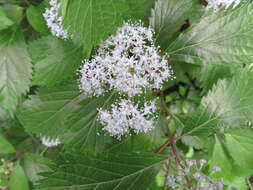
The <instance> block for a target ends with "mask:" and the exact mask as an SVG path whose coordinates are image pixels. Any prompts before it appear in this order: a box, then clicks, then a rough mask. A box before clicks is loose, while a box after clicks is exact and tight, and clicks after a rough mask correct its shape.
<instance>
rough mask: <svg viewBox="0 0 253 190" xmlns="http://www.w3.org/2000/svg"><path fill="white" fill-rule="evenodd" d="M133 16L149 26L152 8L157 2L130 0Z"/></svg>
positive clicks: (153, 0)
mask: <svg viewBox="0 0 253 190" xmlns="http://www.w3.org/2000/svg"><path fill="white" fill-rule="evenodd" d="M127 2H128V3H129V7H130V11H131V16H132V17H134V18H136V19H138V20H141V21H142V22H144V23H145V24H148V19H149V16H150V14H151V8H152V7H153V6H154V4H155V0H138V1H136V0H128V1H127Z"/></svg>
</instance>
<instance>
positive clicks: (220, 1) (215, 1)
mask: <svg viewBox="0 0 253 190" xmlns="http://www.w3.org/2000/svg"><path fill="white" fill-rule="evenodd" d="M241 1H242V0H207V9H210V8H212V9H214V10H215V11H217V10H218V9H220V8H222V7H225V8H228V7H229V6H230V5H233V8H234V7H236V6H237V5H238V4H239V3H240V2H241Z"/></svg>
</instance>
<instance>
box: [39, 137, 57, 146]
mask: <svg viewBox="0 0 253 190" xmlns="http://www.w3.org/2000/svg"><path fill="white" fill-rule="evenodd" d="M41 142H42V144H43V145H45V146H47V147H54V146H58V145H59V144H61V142H60V140H59V139H58V138H55V139H52V138H50V137H42V138H41Z"/></svg>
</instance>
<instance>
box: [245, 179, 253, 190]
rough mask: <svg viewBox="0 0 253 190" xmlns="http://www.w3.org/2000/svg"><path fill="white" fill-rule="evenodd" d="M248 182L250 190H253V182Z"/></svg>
mask: <svg viewBox="0 0 253 190" xmlns="http://www.w3.org/2000/svg"><path fill="white" fill-rule="evenodd" d="M246 180H247V184H248V186H249V189H250V190H253V186H252V184H251V182H250V179H249V178H247V179H246Z"/></svg>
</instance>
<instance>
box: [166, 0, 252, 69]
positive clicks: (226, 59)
mask: <svg viewBox="0 0 253 190" xmlns="http://www.w3.org/2000/svg"><path fill="white" fill-rule="evenodd" d="M252 8H253V4H252V3H242V4H241V5H240V6H238V7H236V8H235V9H234V10H221V11H218V12H213V11H210V12H207V14H206V15H205V16H204V17H203V18H202V19H201V20H200V21H199V22H198V23H197V24H195V25H193V26H192V27H191V28H190V29H189V30H187V31H186V32H184V33H182V34H181V35H180V36H179V37H178V38H177V39H176V40H175V41H174V42H173V43H172V44H171V45H169V46H168V48H167V49H166V50H167V52H168V53H169V55H170V57H171V58H172V59H175V60H177V61H182V62H187V63H192V64H228V65H233V64H242V63H245V64H247V63H252V61H253V56H252V55H253V51H252V46H253V40H252V39H253V37H252V36H253V30H252V29H253V12H252V11H251V10H252Z"/></svg>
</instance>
